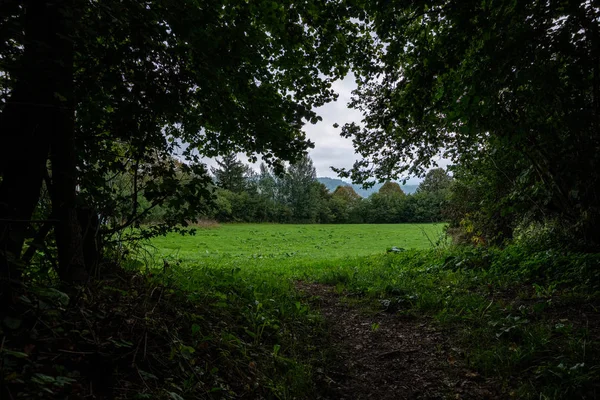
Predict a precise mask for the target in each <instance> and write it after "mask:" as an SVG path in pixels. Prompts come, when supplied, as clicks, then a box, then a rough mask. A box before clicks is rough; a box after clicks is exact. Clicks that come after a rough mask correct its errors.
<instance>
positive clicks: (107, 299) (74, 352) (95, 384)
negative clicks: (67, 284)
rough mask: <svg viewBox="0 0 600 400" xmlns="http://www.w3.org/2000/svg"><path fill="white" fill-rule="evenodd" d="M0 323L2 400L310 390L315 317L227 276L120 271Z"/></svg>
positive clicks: (318, 340) (47, 297)
mask: <svg viewBox="0 0 600 400" xmlns="http://www.w3.org/2000/svg"><path fill="white" fill-rule="evenodd" d="M15 300H16V302H15V305H14V306H13V307H12V308H11V309H10V310H7V311H8V312H7V313H6V314H4V315H3V321H2V327H1V330H0V337H1V338H2V344H1V347H0V355H1V364H0V368H1V372H2V374H1V376H2V381H1V382H0V383H1V385H0V391H1V392H0V397H1V398H9V399H10V398H44V399H66V398H84V397H90V398H96V399H112V398H116V399H175V400H177V399H206V398H215V399H226V398H252V399H259V398H280V399H287V398H293V397H298V395H299V394H302V396H304V395H309V396H310V393H314V392H315V391H317V390H318V387H317V385H318V382H319V377H318V376H317V375H318V372H317V371H318V370H322V368H321V363H323V362H324V360H325V359H326V354H322V353H321V350H320V349H327V348H328V346H327V345H326V343H324V342H323V340H325V335H323V333H322V330H323V325H322V321H321V318H320V317H319V316H318V315H315V314H313V313H312V312H311V310H310V309H309V308H308V307H307V306H305V305H303V304H301V303H300V302H299V301H297V300H296V299H295V297H294V293H293V292H291V290H290V288H289V287H287V286H286V285H280V286H276V287H275V286H272V285H269V284H268V283H266V282H250V281H248V280H247V279H243V278H241V279H238V277H237V273H236V270H213V269H209V268H198V269H196V270H194V273H193V274H190V273H189V270H187V269H186V270H184V269H182V268H178V267H177V266H171V267H169V268H166V269H164V270H163V271H160V272H159V271H158V270H153V271H148V272H147V273H145V274H142V273H139V272H125V271H119V272H118V273H117V274H115V275H114V276H112V277H111V278H107V279H103V280H101V281H98V282H96V283H95V284H94V285H91V286H89V287H87V288H85V289H77V290H73V291H70V292H69V294H67V293H65V292H64V291H62V289H59V288H44V289H37V288H35V287H34V286H33V285H32V286H30V287H28V288H27V290H24V291H23V292H22V293H21V295H20V296H19V297H18V299H15Z"/></svg>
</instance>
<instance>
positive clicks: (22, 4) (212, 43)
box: [0, 0, 364, 281]
mask: <svg viewBox="0 0 600 400" xmlns="http://www.w3.org/2000/svg"><path fill="white" fill-rule="evenodd" d="M0 7H1V9H0V11H1V12H0V15H1V17H0V24H1V26H0V32H1V33H2V38H1V40H0V76H1V79H0V85H1V87H0V93H2V95H1V97H0V100H1V102H0V110H1V115H0V127H1V137H0V141H1V145H0V174H1V175H0V176H1V183H0V220H1V221H2V222H0V248H2V249H3V252H2V253H1V254H0V257H1V259H0V264H1V265H0V267H1V268H2V270H1V271H0V275H1V276H0V278H2V277H3V278H6V279H8V278H7V277H8V276H11V277H12V278H10V279H13V280H16V281H18V280H19V276H18V273H17V270H18V269H19V268H18V267H17V266H18V265H19V259H20V257H21V252H22V249H23V244H24V242H25V240H27V235H29V234H30V233H31V230H30V229H27V224H25V223H23V222H20V221H28V220H30V219H31V217H32V215H33V213H34V211H35V209H36V206H37V204H38V200H39V196H40V188H41V187H42V182H43V181H45V185H46V186H47V187H48V191H49V193H50V197H51V205H52V207H51V210H50V214H52V215H45V216H42V217H44V218H46V217H52V218H49V220H53V221H54V220H56V221H57V222H56V223H53V225H52V227H51V229H50V228H43V229H40V232H41V231H44V232H50V231H53V232H54V236H55V237H56V239H57V244H58V253H59V254H58V261H59V262H58V264H59V265H60V268H59V273H60V274H61V276H62V277H63V278H64V279H67V280H72V277H73V276H74V274H73V273H71V272H70V271H76V270H83V269H86V268H87V267H88V266H85V265H84V264H85V262H84V260H83V258H82V255H81V254H80V250H78V249H80V248H81V246H79V245H78V244H77V243H79V242H80V241H81V240H82V238H81V235H82V232H83V231H85V230H82V229H81V226H80V222H79V221H77V217H76V214H77V211H76V210H77V208H79V207H81V206H82V205H84V206H86V207H91V208H93V209H95V210H96V213H97V214H99V215H100V219H101V220H102V221H104V222H105V223H103V224H102V226H101V231H102V232H103V234H104V236H105V237H110V235H111V234H113V233H115V232H118V231H119V230H121V229H123V228H124V227H128V226H133V225H137V224H139V222H140V220H142V219H143V217H144V216H145V215H147V214H148V213H150V212H151V211H152V210H153V209H154V208H155V207H157V206H159V205H160V206H162V207H163V209H164V210H165V212H166V214H165V218H164V219H163V221H164V223H163V224H162V226H157V227H153V228H152V229H150V230H148V229H146V230H145V232H146V235H152V234H157V233H160V232H164V231H165V229H173V228H175V227H176V226H177V224H180V223H183V224H185V223H186V222H187V221H188V220H190V219H193V218H194V217H195V216H196V215H197V214H198V212H200V211H201V210H202V209H204V207H205V204H206V202H207V201H210V199H211V194H210V191H209V190H207V188H208V187H209V186H210V179H209V177H208V174H207V171H206V169H205V168H204V167H203V165H202V164H201V163H200V160H201V157H202V156H208V157H216V156H221V155H226V154H229V153H232V152H234V153H237V152H242V153H246V154H247V155H248V156H249V157H250V158H251V159H255V157H256V155H257V154H262V156H263V158H264V159H265V160H266V162H268V163H270V164H273V165H275V166H276V167H278V166H279V169H281V168H280V166H281V162H282V160H289V161H295V160H297V159H298V158H299V157H300V156H301V155H302V154H303V153H304V151H305V150H306V149H307V148H309V147H311V146H312V143H310V141H308V140H307V139H306V136H305V134H304V132H303V131H302V126H303V125H304V124H305V123H308V122H310V123H316V122H318V121H319V120H320V118H319V117H318V116H317V114H316V113H315V112H314V111H313V108H314V107H318V106H320V105H323V104H325V103H327V102H329V101H332V100H334V99H335V98H336V94H335V93H334V92H333V91H332V89H331V82H333V81H334V80H335V79H338V78H340V77H342V76H343V75H344V74H345V73H346V72H347V71H348V69H349V65H350V62H349V60H350V57H351V54H352V53H353V52H355V51H356V50H357V49H358V47H357V46H358V43H359V38H360V37H361V36H364V35H361V33H360V30H361V29H362V28H360V27H359V26H358V24H357V23H356V22H355V20H353V19H352V18H351V17H352V15H351V14H350V11H351V10H350V9H349V8H348V5H346V4H345V3H344V2H342V1H328V2H325V3H323V2H321V1H313V0H303V1H285V2H272V1H250V2H246V1H230V0H225V1H220V2H216V3H215V2H207V1H191V0H189V1H188V0H184V1H180V2H174V1H170V0H150V1H146V2H139V1H136V0H124V1H121V0H119V1H116V0H107V1H102V2H87V1H82V0H68V1H62V2H57V1H45V0H41V1H40V0H26V1H3V2H2V3H1V5H0ZM181 143H185V144H186V146H185V147H184V148H180V149H179V148H178V147H179V145H180V144H181ZM17 149H18V150H17ZM21 149H27V150H28V155H29V157H28V158H27V160H25V159H24V158H23V157H22V154H21V151H20V150H21ZM176 153H179V157H180V159H181V160H182V161H184V162H183V163H180V162H178V161H177V160H175V159H174V158H173V155H174V154H176ZM48 160H50V163H49V164H48V163H47V161H48ZM124 179H125V180H128V185H127V186H128V189H127V190H126V191H122V190H118V188H117V187H120V186H122V185H121V183H119V182H122V181H123V180H124ZM117 205H119V207H117ZM118 208H126V209H128V210H129V212H127V213H125V215H115V213H114V212H115V210H116V209H118ZM8 221H19V222H18V223H15V222H8ZM19 224H20V225H19ZM7 232H11V233H10V234H8V233H7ZM39 236H40V239H39V240H42V241H43V240H44V237H45V235H39ZM88 269H89V268H88Z"/></svg>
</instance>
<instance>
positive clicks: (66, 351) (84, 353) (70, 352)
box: [58, 349, 96, 355]
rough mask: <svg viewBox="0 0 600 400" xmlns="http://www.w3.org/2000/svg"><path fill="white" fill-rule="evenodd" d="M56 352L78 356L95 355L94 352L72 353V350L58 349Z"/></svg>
mask: <svg viewBox="0 0 600 400" xmlns="http://www.w3.org/2000/svg"><path fill="white" fill-rule="evenodd" d="M58 351H60V352H62V353H69V354H79V355H91V354H96V353H95V352H94V351H72V350H65V349H58Z"/></svg>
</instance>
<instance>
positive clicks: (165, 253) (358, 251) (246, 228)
mask: <svg viewBox="0 0 600 400" xmlns="http://www.w3.org/2000/svg"><path fill="white" fill-rule="evenodd" d="M443 227H444V224H389V225H375V224H361V225H277V224H223V225H217V226H215V227H205V228H196V231H195V234H194V235H186V236H182V235H180V234H176V233H172V234H169V235H167V236H164V237H159V238H155V239H153V240H152V244H151V246H149V247H148V249H149V250H150V252H151V253H152V254H153V255H154V256H155V257H158V258H165V259H167V260H170V259H172V260H180V261H182V262H185V263H191V264H202V265H207V264H213V265H214V264H228V263H233V264H237V263H238V262H240V261H241V262H244V263H247V262H248V261H249V260H252V261H255V260H261V262H260V263H252V264H253V265H257V266H261V265H262V266H265V265H271V264H273V262H275V263H277V264H278V265H282V266H286V267H293V266H294V265H296V264H298V263H302V264H306V263H312V262H319V261H323V260H339V259H348V258H356V257H361V256H369V255H373V254H383V253H385V252H386V251H387V250H388V249H390V248H392V247H396V248H401V249H406V250H409V249H426V248H430V247H432V245H434V244H435V243H437V242H438V241H439V240H440V237H442V235H443Z"/></svg>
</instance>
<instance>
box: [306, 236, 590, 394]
mask: <svg viewBox="0 0 600 400" xmlns="http://www.w3.org/2000/svg"><path fill="white" fill-rule="evenodd" d="M314 279H315V280H317V281H319V282H322V283H327V284H331V285H335V286H336V288H337V290H338V291H339V292H343V293H345V295H346V296H348V297H349V298H354V299H362V300H361V302H362V303H363V304H372V303H373V302H377V303H379V308H380V309H383V310H385V311H388V312H393V313H398V314H408V315H423V314H424V315H430V316H434V317H435V319H436V320H437V321H438V323H439V324H441V326H443V327H444V328H445V329H446V331H448V332H450V333H452V332H455V333H456V335H455V336H456V337H457V338H458V341H459V345H460V347H461V348H462V351H463V352H464V356H465V358H466V361H467V363H468V364H469V366H470V367H472V368H474V369H476V370H477V371H479V373H481V374H482V375H483V376H486V377H490V378H494V379H496V378H500V381H501V386H502V389H501V390H502V391H503V392H504V393H505V395H506V396H507V397H511V398H519V399H571V398H572V399H595V398H598V396H599V395H600V383H599V382H600V362H599V361H600V317H599V315H598V308H599V307H600V255H598V254H580V253H569V252H559V251H552V250H548V251H537V252H531V251H529V249H524V248H523V247H521V246H518V245H513V246H509V247H507V248H505V249H503V250H498V249H484V248H451V249H442V250H430V251H406V252H400V253H389V254H386V255H379V256H372V257H366V258H362V259H357V260H355V262H354V263H348V264H345V265H338V266H337V267H333V268H323V269H321V270H320V271H319V272H318V273H316V274H315V275H314Z"/></svg>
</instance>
